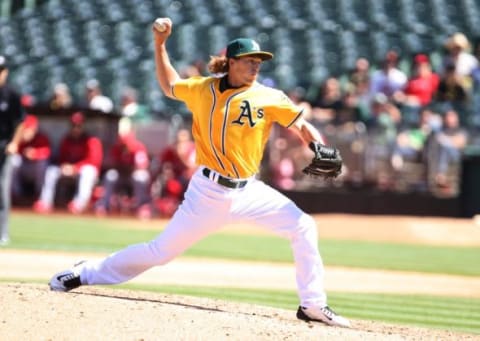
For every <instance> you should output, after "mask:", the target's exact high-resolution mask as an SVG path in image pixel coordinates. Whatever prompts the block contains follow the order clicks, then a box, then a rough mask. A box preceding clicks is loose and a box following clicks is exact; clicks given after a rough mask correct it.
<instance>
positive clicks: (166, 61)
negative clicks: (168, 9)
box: [152, 18, 180, 98]
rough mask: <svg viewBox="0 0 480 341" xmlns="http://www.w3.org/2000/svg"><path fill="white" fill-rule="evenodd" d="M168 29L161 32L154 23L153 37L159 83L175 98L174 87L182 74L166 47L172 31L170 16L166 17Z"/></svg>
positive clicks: (164, 91)
mask: <svg viewBox="0 0 480 341" xmlns="http://www.w3.org/2000/svg"><path fill="white" fill-rule="evenodd" d="M164 22H165V26H166V29H165V31H163V32H160V31H159V30H157V29H156V28H155V27H154V26H153V25H152V30H153V39H154V45H155V70H156V72H155V73H156V76H157V81H158V84H159V85H160V88H161V89H162V91H163V93H164V94H165V96H167V97H170V98H174V96H173V93H172V87H173V85H174V84H175V82H176V81H177V80H179V79H180V75H179V74H178V72H177V70H175V68H174V67H173V66H172V64H171V63H170V58H169V57H168V52H167V48H166V41H167V39H168V37H169V36H170V34H171V33H172V21H171V20H170V19H169V18H165V19H164Z"/></svg>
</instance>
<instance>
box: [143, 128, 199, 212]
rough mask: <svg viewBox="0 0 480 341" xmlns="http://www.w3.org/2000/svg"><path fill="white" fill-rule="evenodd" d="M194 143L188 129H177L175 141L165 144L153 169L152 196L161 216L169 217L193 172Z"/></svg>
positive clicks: (181, 196) (194, 166)
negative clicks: (156, 167)
mask: <svg viewBox="0 0 480 341" xmlns="http://www.w3.org/2000/svg"><path fill="white" fill-rule="evenodd" d="M195 155H196V153H195V145H194V143H193V140H192V137H191V134H190V131H189V130H188V129H185V128H182V129H179V130H178V132H177V134H176V139H175V142H174V143H173V144H171V145H169V146H167V147H166V148H165V149H164V150H163V151H162V153H161V154H160V157H159V159H158V169H153V170H152V173H153V174H154V175H153V177H154V179H155V181H154V183H153V186H152V197H153V202H154V206H155V208H156V210H157V211H158V212H159V214H160V215H161V216H164V217H169V216H170V215H171V214H173V212H175V210H176V208H177V207H178V205H179V204H180V202H181V200H182V198H183V193H184V192H185V190H186V186H187V184H188V181H189V180H190V178H191V177H192V175H193V173H194V172H195V169H196V165H195Z"/></svg>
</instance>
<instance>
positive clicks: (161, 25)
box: [153, 18, 167, 32]
mask: <svg viewBox="0 0 480 341" xmlns="http://www.w3.org/2000/svg"><path fill="white" fill-rule="evenodd" d="M153 25H154V26H155V29H156V30H157V31H158V32H165V31H166V30H167V24H166V23H165V19H164V18H157V19H156V20H155V23H154V24H153Z"/></svg>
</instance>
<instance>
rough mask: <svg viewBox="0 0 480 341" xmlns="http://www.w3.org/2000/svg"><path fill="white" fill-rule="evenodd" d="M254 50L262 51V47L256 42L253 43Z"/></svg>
mask: <svg viewBox="0 0 480 341" xmlns="http://www.w3.org/2000/svg"><path fill="white" fill-rule="evenodd" d="M252 50H253V51H260V45H258V43H257V42H256V41H252Z"/></svg>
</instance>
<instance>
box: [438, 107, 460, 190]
mask: <svg viewBox="0 0 480 341" xmlns="http://www.w3.org/2000/svg"><path fill="white" fill-rule="evenodd" d="M432 143H433V146H432V148H435V149H433V150H432V155H434V156H435V158H432V159H431V160H433V161H432V163H433V164H431V165H430V167H431V168H432V169H433V170H434V174H435V175H434V176H435V183H436V185H437V186H438V187H440V188H443V189H446V190H450V189H452V185H453V183H452V178H451V177H449V176H448V171H449V168H450V167H451V166H452V165H453V166H458V165H459V162H460V160H461V156H462V153H463V150H464V148H465V147H466V146H467V143H468V132H467V131H466V129H464V128H463V127H462V126H461V125H460V119H459V115H458V113H457V112H456V111H455V110H453V109H451V110H448V111H447V112H446V113H445V114H444V115H443V126H442V129H441V130H440V132H439V133H438V134H436V136H435V139H434V140H433V142H432ZM457 176H458V174H457Z"/></svg>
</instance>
